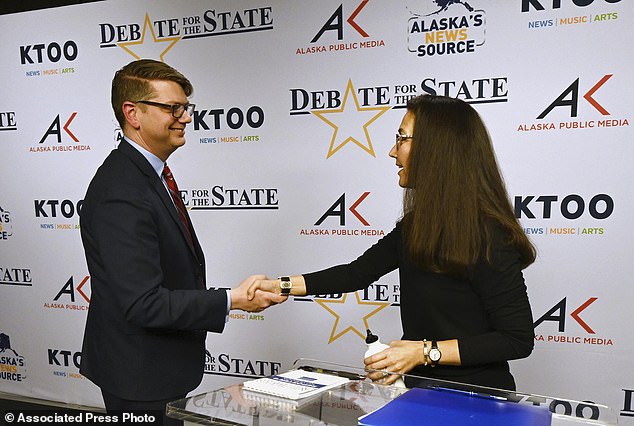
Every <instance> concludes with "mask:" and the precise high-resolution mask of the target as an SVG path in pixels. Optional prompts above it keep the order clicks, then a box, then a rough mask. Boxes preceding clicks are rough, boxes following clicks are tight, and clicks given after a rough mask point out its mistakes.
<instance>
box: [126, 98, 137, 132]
mask: <svg viewBox="0 0 634 426" xmlns="http://www.w3.org/2000/svg"><path fill="white" fill-rule="evenodd" d="M121 110H122V111H123V116H124V117H125V121H126V122H127V123H128V125H129V126H130V127H132V128H133V129H137V130H139V128H140V127H141V123H140V121H139V117H137V113H138V112H139V109H138V108H137V106H136V104H135V103H134V102H130V101H125V102H124V103H123V105H121Z"/></svg>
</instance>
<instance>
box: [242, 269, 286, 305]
mask: <svg viewBox="0 0 634 426" xmlns="http://www.w3.org/2000/svg"><path fill="white" fill-rule="evenodd" d="M266 278H267V277H266V275H251V276H250V277H248V278H247V279H246V280H244V281H242V282H241V283H240V285H239V286H238V287H236V288H232V289H231V309H239V310H242V311H247V312H260V311H263V310H265V309H266V308H268V307H269V306H271V305H277V304H278V303H282V302H284V301H286V299H288V296H282V295H280V294H275V293H272V292H269V291H264V290H262V289H258V290H256V291H254V292H252V297H251V298H250V299H249V298H247V290H248V289H249V287H250V286H251V284H253V283H254V282H255V281H257V280H264V279H266Z"/></svg>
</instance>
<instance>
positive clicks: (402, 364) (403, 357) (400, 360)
mask: <svg viewBox="0 0 634 426" xmlns="http://www.w3.org/2000/svg"><path fill="white" fill-rule="evenodd" d="M364 363H365V370H366V371H368V372H369V373H368V375H367V377H368V378H369V379H371V380H373V381H377V380H381V384H385V385H391V384H392V383H394V382H395V381H396V380H397V379H398V378H399V377H400V376H399V375H397V374H392V375H388V376H386V375H385V373H384V372H383V371H389V372H391V373H400V374H406V373H407V372H409V371H410V370H412V369H413V368H414V367H416V366H417V365H419V364H423V363H424V360H423V342H419V341H412V340H395V341H393V342H390V347H389V348H387V349H385V350H383V351H381V352H379V353H376V354H374V355H372V356H369V357H367V358H366V359H365V360H364ZM375 370H376V371H375Z"/></svg>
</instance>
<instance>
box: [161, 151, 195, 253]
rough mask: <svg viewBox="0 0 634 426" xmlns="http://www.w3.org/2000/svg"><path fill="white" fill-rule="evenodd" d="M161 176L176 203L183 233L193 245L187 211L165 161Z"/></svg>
mask: <svg viewBox="0 0 634 426" xmlns="http://www.w3.org/2000/svg"><path fill="white" fill-rule="evenodd" d="M163 177H164V178H165V182H166V183H167V188H168V189H169V192H170V195H171V196H172V200H173V201H174V204H175V205H176V210H178V217H179V218H180V220H181V223H182V224H183V226H184V227H185V233H186V234H187V238H188V239H189V242H190V244H191V245H192V246H193V245H194V239H193V238H192V234H191V231H190V230H189V223H188V222H187V213H186V212H185V204H183V200H182V199H181V196H180V192H179V191H178V185H176V181H175V180H174V176H173V175H172V171H171V170H170V168H169V167H167V163H165V166H164V167H163Z"/></svg>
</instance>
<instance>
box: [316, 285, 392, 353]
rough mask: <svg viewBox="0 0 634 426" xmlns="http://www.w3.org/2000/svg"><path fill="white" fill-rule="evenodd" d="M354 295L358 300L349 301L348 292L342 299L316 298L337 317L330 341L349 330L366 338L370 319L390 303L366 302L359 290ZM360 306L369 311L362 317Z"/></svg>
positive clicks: (351, 299)
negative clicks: (360, 295)
mask: <svg viewBox="0 0 634 426" xmlns="http://www.w3.org/2000/svg"><path fill="white" fill-rule="evenodd" d="M354 295H355V296H356V301H355V299H353V298H350V301H347V300H348V294H344V295H343V299H341V300H332V299H330V300H328V299H315V302H317V303H319V304H320V305H321V306H322V307H323V308H324V309H326V310H327V311H328V312H330V313H331V314H332V315H334V317H335V318H336V320H335V324H334V325H333V327H332V332H331V333H330V339H329V340H328V343H332V342H334V341H335V340H337V339H338V338H339V337H341V336H343V335H344V334H346V333H347V332H348V331H353V332H355V333H357V334H358V335H359V337H361V339H363V340H365V337H366V330H367V329H369V328H370V326H369V325H368V319H369V318H370V317H371V316H373V315H374V314H376V313H377V312H379V311H380V310H381V309H383V308H385V307H387V306H389V305H390V304H389V303H387V302H364V301H363V300H361V297H359V292H355V293H354ZM359 308H361V309H362V310H363V311H364V312H368V313H367V314H366V315H364V316H361V317H360V316H359V312H358V311H359ZM340 323H341V325H340Z"/></svg>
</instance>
